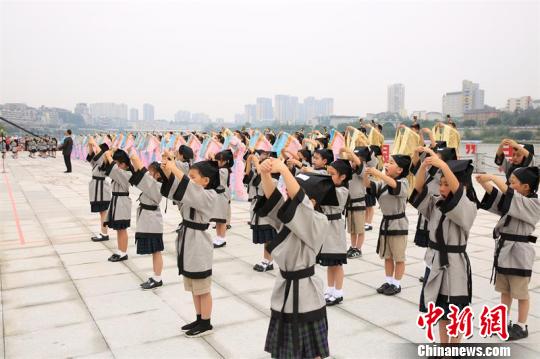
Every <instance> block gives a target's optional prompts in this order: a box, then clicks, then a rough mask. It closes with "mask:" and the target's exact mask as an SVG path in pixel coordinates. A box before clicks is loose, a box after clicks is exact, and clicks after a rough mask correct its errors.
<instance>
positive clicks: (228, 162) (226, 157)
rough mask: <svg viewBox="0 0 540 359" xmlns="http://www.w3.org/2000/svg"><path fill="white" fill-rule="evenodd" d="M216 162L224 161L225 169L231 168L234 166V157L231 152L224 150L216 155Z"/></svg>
mask: <svg viewBox="0 0 540 359" xmlns="http://www.w3.org/2000/svg"><path fill="white" fill-rule="evenodd" d="M215 158H216V161H225V166H223V167H225V168H229V169H230V168H232V166H234V156H233V153H232V151H231V150H224V151H221V152H218V153H216V157H215Z"/></svg>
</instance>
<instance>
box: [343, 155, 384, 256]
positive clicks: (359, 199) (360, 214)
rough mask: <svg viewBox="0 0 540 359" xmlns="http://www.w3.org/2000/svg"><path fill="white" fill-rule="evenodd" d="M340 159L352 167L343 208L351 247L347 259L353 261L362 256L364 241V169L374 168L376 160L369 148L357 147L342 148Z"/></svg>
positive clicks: (365, 203)
mask: <svg viewBox="0 0 540 359" xmlns="http://www.w3.org/2000/svg"><path fill="white" fill-rule="evenodd" d="M341 156H342V158H347V159H348V160H349V161H350V162H351V165H352V169H353V172H352V177H351V181H350V182H349V198H348V200H347V205H346V207H345V214H346V217H347V232H349V234H350V236H351V246H350V247H349V249H348V250H347V258H350V259H354V258H360V257H361V256H362V245H363V244H364V239H365V230H366V227H365V224H366V205H367V193H366V186H365V184H364V177H365V176H366V171H365V170H366V169H367V168H368V167H376V165H377V158H376V157H375V156H372V152H371V150H370V149H369V147H366V146H359V147H356V148H355V149H354V151H352V150H350V149H348V148H345V147H344V148H343V149H342V150H341Z"/></svg>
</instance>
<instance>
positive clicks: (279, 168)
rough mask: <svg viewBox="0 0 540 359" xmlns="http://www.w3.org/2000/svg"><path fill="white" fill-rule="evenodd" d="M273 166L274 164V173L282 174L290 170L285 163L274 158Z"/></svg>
mask: <svg viewBox="0 0 540 359" xmlns="http://www.w3.org/2000/svg"><path fill="white" fill-rule="evenodd" d="M271 164H272V173H282V172H283V171H284V170H287V171H288V168H287V166H286V165H285V163H284V162H283V161H281V160H279V159H277V158H272V160H271Z"/></svg>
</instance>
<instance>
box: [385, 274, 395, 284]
mask: <svg viewBox="0 0 540 359" xmlns="http://www.w3.org/2000/svg"><path fill="white" fill-rule="evenodd" d="M385 278H386V283H388V284H394V278H392V277H388V276H386V277H385Z"/></svg>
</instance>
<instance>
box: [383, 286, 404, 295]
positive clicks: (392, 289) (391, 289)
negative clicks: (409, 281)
mask: <svg viewBox="0 0 540 359" xmlns="http://www.w3.org/2000/svg"><path fill="white" fill-rule="evenodd" d="M400 292H401V286H399V287H398V286H396V285H394V284H391V285H390V286H389V287H388V288H386V289H385V290H383V294H384V295H396V294H398V293H400Z"/></svg>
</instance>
